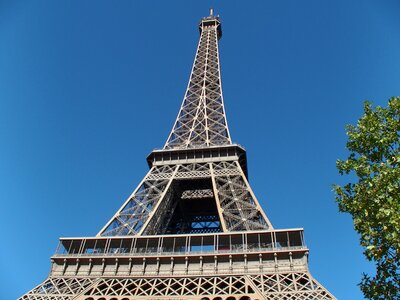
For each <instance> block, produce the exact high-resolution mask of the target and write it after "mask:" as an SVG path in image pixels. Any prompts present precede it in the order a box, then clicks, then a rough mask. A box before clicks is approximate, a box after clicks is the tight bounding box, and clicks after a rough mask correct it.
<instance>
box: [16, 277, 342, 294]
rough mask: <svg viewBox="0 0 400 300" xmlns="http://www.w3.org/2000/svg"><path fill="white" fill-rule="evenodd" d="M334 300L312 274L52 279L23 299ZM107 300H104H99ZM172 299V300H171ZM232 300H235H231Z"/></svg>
mask: <svg viewBox="0 0 400 300" xmlns="http://www.w3.org/2000/svg"><path fill="white" fill-rule="evenodd" d="M177 296H179V297H184V299H199V300H200V299H205V298H204V297H211V298H209V299H217V298H215V297H223V298H221V299H228V298H227V297H232V296H234V298H233V299H238V300H239V299H241V297H243V296H247V297H249V299H266V300H278V299H279V300H281V299H288V300H289V299H290V300H292V299H296V300H331V299H335V298H334V297H333V296H332V295H331V294H330V293H329V292H328V291H326V290H325V289H324V288H323V287H322V286H321V285H320V284H319V283H318V282H317V281H316V280H315V279H314V278H313V277H312V276H311V275H310V274H309V273H307V272H305V273H276V274H260V275H231V276H209V277H205V276H197V277H158V278H157V277H153V278H137V277H136V278H119V277H114V278H109V277H105V278H99V279H96V280H93V279H88V278H63V277H61V278H49V279H48V280H47V281H45V282H44V283H43V284H42V285H40V286H39V287H37V288H35V289H33V290H32V291H30V292H29V293H27V294H26V295H25V296H23V297H22V298H21V299H24V300H25V299H27V300H28V299H29V300H37V299H41V300H42V299H43V300H49V299H57V300H58V299H66V300H72V299H82V300H91V299H93V300H94V299H104V300H111V299H112V300H116V299H117V300H124V299H129V300H131V299H132V300H133V299H174V298H175V297H177ZM100 297H104V298H100ZM171 297H173V298H171ZM186 297H187V298H186ZM229 299H232V298H229Z"/></svg>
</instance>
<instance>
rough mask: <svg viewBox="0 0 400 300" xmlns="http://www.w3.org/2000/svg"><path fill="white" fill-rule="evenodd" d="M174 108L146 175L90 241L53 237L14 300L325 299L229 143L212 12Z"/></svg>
mask: <svg viewBox="0 0 400 300" xmlns="http://www.w3.org/2000/svg"><path fill="white" fill-rule="evenodd" d="M199 29H200V41H199V44H198V47H197V52H196V57H195V61H194V64H193V69H192V72H191V75H190V79H189V84H188V87H187V90H186V94H185V97H184V99H183V103H182V105H181V108H180V111H179V114H178V117H177V119H176V122H175V124H174V126H173V129H172V131H171V134H170V135H169V137H168V139H167V142H166V144H165V146H164V148H163V149H162V150H155V151H153V152H152V153H151V154H150V155H149V156H148V158H147V161H148V164H149V167H150V170H149V172H148V173H147V175H146V176H145V177H144V179H143V180H142V182H141V183H140V184H139V185H138V187H137V188H136V189H135V191H134V192H133V193H132V195H131V196H130V197H129V198H128V199H127V200H126V201H125V203H124V204H123V205H122V206H121V208H120V209H119V210H118V211H117V213H116V214H115V215H114V216H113V217H112V218H111V219H110V221H109V222H108V223H107V224H106V225H105V226H104V227H103V228H102V229H101V230H100V232H99V233H98V235H97V236H96V237H83V238H61V239H60V242H59V246H58V248H57V251H56V253H55V254H54V255H53V257H52V258H51V272H50V275H49V277H48V278H47V279H46V280H45V281H44V282H43V283H41V284H40V285H39V286H37V287H35V288H34V289H32V290H31V291H29V292H28V293H27V294H25V295H24V296H22V297H21V298H20V299H23V300H28V299H29V300H39V299H40V300H50V299H52V300H56V299H57V300H61V299H62V300H133V299H164V300H166V299H196V300H197V299H198V300H200V299H202V300H239V299H240V300H246V299H269V300H272V299H302V300H306V299H307V300H311V299H335V298H334V296H333V295H332V294H330V293H329V292H328V291H327V290H326V289H325V288H323V287H322V286H321V285H320V284H319V283H318V282H317V281H316V280H315V279H314V278H313V277H312V276H311V275H310V273H309V271H308V249H307V247H306V245H305V242H304V236H303V230H302V229H285V230H277V229H274V228H273V227H272V225H271V223H270V221H269V220H268V218H267V216H266V215H265V213H264V211H263V210H262V208H261V207H260V205H259V202H258V200H257V198H256V197H255V195H254V193H253V191H252V189H251V187H250V185H249V182H248V180H247V165H246V151H245V150H244V149H243V148H242V147H241V146H239V145H237V144H232V142H231V138H230V134H229V129H228V125H227V121H226V116H225V109H224V102H223V97H222V88H221V76H220V64H219V51H218V40H219V39H220V38H221V35H222V31H221V24H220V19H219V17H218V16H214V15H213V13H212V11H211V12H210V16H208V17H206V18H203V19H202V20H201V22H200V25H199Z"/></svg>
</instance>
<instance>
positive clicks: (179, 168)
mask: <svg viewBox="0 0 400 300" xmlns="http://www.w3.org/2000/svg"><path fill="white" fill-rule="evenodd" d="M185 179H191V180H199V179H209V186H208V187H207V189H198V190H195V191H194V190H192V189H190V190H184V191H181V196H180V197H181V198H182V199H189V198H195V197H194V195H197V196H196V197H197V198H199V195H201V197H204V195H208V197H209V196H212V198H213V199H214V201H215V202H216V205H217V211H218V216H219V220H220V223H221V226H222V229H221V231H225V232H227V231H243V230H259V229H268V228H272V225H271V223H270V222H269V220H268V218H267V217H266V215H265V213H264V212H263V210H262V208H261V207H260V205H259V203H258V201H257V199H256V197H255V195H254V193H253V191H252V190H251V187H250V185H249V183H248V181H247V179H246V176H245V175H244V173H243V170H242V169H241V166H240V164H239V163H238V161H222V162H214V163H193V164H177V165H163V166H155V167H153V168H152V169H151V170H150V171H149V173H148V174H147V176H146V177H145V178H144V180H143V181H142V182H141V183H140V184H139V187H138V188H137V189H136V190H135V191H134V193H133V194H132V195H131V196H130V197H129V198H128V200H127V201H126V202H125V203H124V205H123V206H122V207H121V209H120V210H119V211H118V212H117V214H116V215H115V216H114V217H113V218H112V219H111V220H110V221H109V222H108V223H107V225H106V226H105V227H104V228H103V229H102V230H101V231H100V233H99V235H102V236H120V235H121V236H123V235H135V234H142V233H143V234H159V233H160V228H161V227H160V225H161V224H162V226H163V228H164V229H165V228H166V226H167V225H168V223H169V222H170V221H171V220H170V218H171V217H172V213H173V211H174V210H175V207H176V205H177V203H176V202H175V203H173V202H172V201H173V199H174V196H173V195H174V193H175V192H176V190H177V189H179V182H180V181H181V180H185ZM201 197H200V198H201Z"/></svg>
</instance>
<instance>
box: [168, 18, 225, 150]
mask: <svg viewBox="0 0 400 300" xmlns="http://www.w3.org/2000/svg"><path fill="white" fill-rule="evenodd" d="M219 27H220V24H219V21H218V20H217V19H215V22H211V23H204V22H203V23H201V25H200V30H201V36H200V41H199V45H198V47H197V53H196V58H195V61H194V64H193V68H192V72H191V75H190V79H189V84H188V87H187V90H186V94H185V97H184V99H183V103H182V106H181V109H180V111H179V113H178V117H177V119H176V121H175V124H174V127H173V129H172V131H171V134H170V135H169V137H168V140H167V142H166V144H165V146H164V148H165V149H171V148H200V147H208V146H215V145H225V144H230V143H231V138H230V135H229V130H228V125H227V122H226V117H225V110H224V104H223V96H222V88H221V76H220V64H219V52H218V39H219V32H220V29H219Z"/></svg>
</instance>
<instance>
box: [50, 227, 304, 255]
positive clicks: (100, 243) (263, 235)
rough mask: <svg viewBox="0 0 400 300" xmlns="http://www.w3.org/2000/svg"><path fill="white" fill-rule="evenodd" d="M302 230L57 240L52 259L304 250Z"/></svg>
mask: <svg viewBox="0 0 400 300" xmlns="http://www.w3.org/2000/svg"><path fill="white" fill-rule="evenodd" d="M306 249H307V247H306V245H305V243H304V236H303V229H290V230H272V231H271V230H270V231H249V232H235V233H213V234H190V235H157V236H126V237H95V238H61V239H60V242H59V245H58V247H57V250H56V253H55V254H54V256H53V257H64V256H160V255H201V254H224V253H232V254H235V253H254V252H282V251H283V252H289V251H295V250H306Z"/></svg>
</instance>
